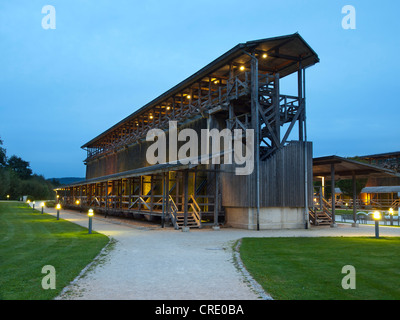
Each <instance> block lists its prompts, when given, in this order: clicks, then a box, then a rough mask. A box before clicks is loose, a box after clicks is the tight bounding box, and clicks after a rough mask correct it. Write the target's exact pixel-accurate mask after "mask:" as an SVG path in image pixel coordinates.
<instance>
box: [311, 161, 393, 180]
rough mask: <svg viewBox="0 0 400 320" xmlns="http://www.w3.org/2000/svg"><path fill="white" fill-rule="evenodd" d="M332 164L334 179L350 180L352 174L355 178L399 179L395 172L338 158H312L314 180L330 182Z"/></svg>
mask: <svg viewBox="0 0 400 320" xmlns="http://www.w3.org/2000/svg"><path fill="white" fill-rule="evenodd" d="M332 164H333V165H334V168H335V179H339V178H340V179H351V178H352V177H353V173H354V174H355V175H356V177H357V178H367V177H370V176H377V177H382V176H386V177H397V178H400V174H399V173H396V172H395V171H392V170H389V169H386V168H382V167H378V166H375V165H372V164H368V163H364V162H359V161H356V160H352V159H347V158H343V157H339V156H327V157H319V158H314V159H313V176H314V178H316V177H320V176H323V177H325V178H326V179H327V180H330V179H331V165H332Z"/></svg>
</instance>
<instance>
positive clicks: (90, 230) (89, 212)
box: [88, 209, 94, 234]
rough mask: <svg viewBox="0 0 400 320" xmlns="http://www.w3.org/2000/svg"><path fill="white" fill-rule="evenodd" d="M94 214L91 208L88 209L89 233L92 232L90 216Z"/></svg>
mask: <svg viewBox="0 0 400 320" xmlns="http://www.w3.org/2000/svg"><path fill="white" fill-rule="evenodd" d="M93 215H94V212H93V209H89V211H88V217H89V234H90V233H92V217H93Z"/></svg>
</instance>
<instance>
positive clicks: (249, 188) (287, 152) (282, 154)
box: [221, 141, 313, 207]
mask: <svg viewBox="0 0 400 320" xmlns="http://www.w3.org/2000/svg"><path fill="white" fill-rule="evenodd" d="M312 154H313V153H312V143H311V142H308V143H307V159H308V163H307V167H308V175H307V176H308V202H309V204H310V203H312V199H313V193H312V192H313V188H312V183H313V179H312V177H313V175H312ZM221 167H222V168H225V169H230V170H231V171H232V169H233V166H228V165H221ZM304 177H305V175H304V142H299V141H292V142H290V144H288V145H287V146H285V147H284V148H282V149H280V150H278V151H277V152H276V153H275V154H273V155H272V156H271V157H270V158H268V159H267V160H266V161H261V162H260V207H303V206H304V186H305V183H304ZM255 191H256V176H255V171H253V174H251V175H248V176H239V175H235V174H231V173H221V192H222V205H223V206H224V207H256V206H257V205H256V192H255Z"/></svg>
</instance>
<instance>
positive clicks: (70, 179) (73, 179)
mask: <svg viewBox="0 0 400 320" xmlns="http://www.w3.org/2000/svg"><path fill="white" fill-rule="evenodd" d="M53 179H54V180H56V181H59V182H60V183H61V184H71V183H75V182H79V181H82V180H85V178H77V177H67V178H51V179H48V180H50V181H51V180H53Z"/></svg>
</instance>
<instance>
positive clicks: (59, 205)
mask: <svg viewBox="0 0 400 320" xmlns="http://www.w3.org/2000/svg"><path fill="white" fill-rule="evenodd" d="M56 209H57V220H59V219H60V210H61V204H59V203H57V205H56Z"/></svg>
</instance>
